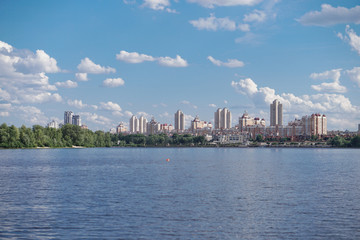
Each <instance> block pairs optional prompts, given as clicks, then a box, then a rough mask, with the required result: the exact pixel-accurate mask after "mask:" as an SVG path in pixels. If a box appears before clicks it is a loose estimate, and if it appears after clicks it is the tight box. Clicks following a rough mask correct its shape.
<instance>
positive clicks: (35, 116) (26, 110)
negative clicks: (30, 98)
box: [17, 106, 48, 125]
mask: <svg viewBox="0 0 360 240" xmlns="http://www.w3.org/2000/svg"><path fill="white" fill-rule="evenodd" d="M17 110H19V112H20V115H21V116H22V118H23V119H26V120H27V122H29V123H31V124H39V125H45V124H47V123H48V118H47V117H46V116H45V115H44V113H43V112H42V111H41V110H40V109H38V108H36V107H34V106H19V107H17Z"/></svg>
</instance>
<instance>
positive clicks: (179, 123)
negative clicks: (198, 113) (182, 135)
mask: <svg viewBox="0 0 360 240" xmlns="http://www.w3.org/2000/svg"><path fill="white" fill-rule="evenodd" d="M174 122H175V130H176V131H177V132H183V131H184V130H185V115H184V113H183V112H182V111H181V110H178V111H177V112H176V113H175V121H174Z"/></svg>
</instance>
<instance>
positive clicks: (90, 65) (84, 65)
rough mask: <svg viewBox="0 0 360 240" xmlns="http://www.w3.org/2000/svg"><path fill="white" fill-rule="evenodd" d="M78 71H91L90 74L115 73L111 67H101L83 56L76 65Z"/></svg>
mask: <svg viewBox="0 0 360 240" xmlns="http://www.w3.org/2000/svg"><path fill="white" fill-rule="evenodd" d="M77 68H78V70H79V72H80V73H92V74H103V73H115V72H116V70H115V69H114V68H112V67H103V66H100V65H99V64H95V63H94V62H93V61H91V60H90V59H89V58H87V57H86V58H84V59H82V60H81V62H80V64H79V65H78V66H77Z"/></svg>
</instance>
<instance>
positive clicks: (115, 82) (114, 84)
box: [103, 78, 125, 87]
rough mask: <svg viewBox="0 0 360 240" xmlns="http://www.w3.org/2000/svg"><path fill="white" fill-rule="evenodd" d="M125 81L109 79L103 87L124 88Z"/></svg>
mask: <svg viewBox="0 0 360 240" xmlns="http://www.w3.org/2000/svg"><path fill="white" fill-rule="evenodd" d="M124 84H125V81H124V80H123V79H122V78H107V79H106V80H104V82H103V85H104V86H106V87H119V86H123V85H124Z"/></svg>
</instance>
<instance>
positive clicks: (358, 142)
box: [350, 136, 360, 148]
mask: <svg viewBox="0 0 360 240" xmlns="http://www.w3.org/2000/svg"><path fill="white" fill-rule="evenodd" d="M350 145H351V147H356V148H360V136H355V137H353V138H352V139H351V141H350Z"/></svg>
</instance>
